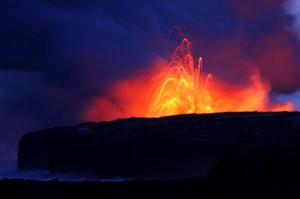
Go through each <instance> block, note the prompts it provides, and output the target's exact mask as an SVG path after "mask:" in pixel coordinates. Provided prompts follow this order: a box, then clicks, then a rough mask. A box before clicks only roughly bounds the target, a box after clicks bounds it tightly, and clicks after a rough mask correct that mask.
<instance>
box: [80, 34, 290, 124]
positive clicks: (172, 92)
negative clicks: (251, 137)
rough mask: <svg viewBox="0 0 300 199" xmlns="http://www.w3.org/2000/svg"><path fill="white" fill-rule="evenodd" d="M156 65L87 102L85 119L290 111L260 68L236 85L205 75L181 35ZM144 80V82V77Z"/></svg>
mask: <svg viewBox="0 0 300 199" xmlns="http://www.w3.org/2000/svg"><path fill="white" fill-rule="evenodd" d="M160 65H162V66H158V67H156V68H157V69H156V70H154V72H152V73H146V74H144V75H142V77H137V78H133V79H129V80H126V81H121V82H118V83H117V84H115V85H113V86H112V87H110V88H109V92H108V94H107V95H106V96H105V97H100V98H97V99H95V101H94V102H93V103H91V104H90V106H89V107H88V109H87V111H86V113H85V114H84V119H88V120H111V119H116V118H123V117H160V116H168V115H178V114H191V113H213V112H241V111H292V110H293V104H292V103H291V102H287V103H274V102H270V100H269V92H270V90H271V89H270V86H269V84H268V83H266V82H263V81H262V80H261V78H260V75H259V73H258V71H255V70H254V72H253V74H252V75H250V76H249V79H248V81H249V84H248V85H246V86H245V85H244V86H241V85H235V84H230V83H227V82H224V81H219V80H216V79H213V78H212V75H211V74H207V75H205V74H203V72H202V58H201V57H200V58H199V59H198V61H197V64H195V61H194V59H193V56H192V44H191V42H190V41H189V40H188V39H186V38H185V39H183V40H182V42H181V44H180V45H179V46H178V47H177V48H176V50H175V52H174V54H173V58H172V61H171V62H170V64H169V65H163V64H160ZM146 80H148V82H146Z"/></svg>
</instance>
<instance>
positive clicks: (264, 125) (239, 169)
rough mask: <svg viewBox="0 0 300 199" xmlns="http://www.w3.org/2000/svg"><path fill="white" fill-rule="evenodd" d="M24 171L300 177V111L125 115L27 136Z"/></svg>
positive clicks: (133, 175)
mask: <svg viewBox="0 0 300 199" xmlns="http://www.w3.org/2000/svg"><path fill="white" fill-rule="evenodd" d="M18 168H19V169H20V170H30V169H47V170H49V171H50V172H53V173H72V174H74V173H78V174H93V175H96V176H98V177H103V178H111V177H129V178H156V177H158V178H183V177H204V176H207V175H209V176H210V178H211V179H213V178H227V177H228V176H231V177H232V176H236V177H240V176H299V177H300V172H299V168H300V113H285V112H283V113H256V112H253V113H221V114H208V115H181V116H173V117H163V118H157V119H142V118H141V119H138V118H131V119H122V120H116V121H112V122H99V123H84V124H80V125H78V126H71V127H60V128H52V129H45V130H41V131H38V132H32V133H28V134H26V135H24V136H23V137H22V138H21V140H20V145H19V154H18Z"/></svg>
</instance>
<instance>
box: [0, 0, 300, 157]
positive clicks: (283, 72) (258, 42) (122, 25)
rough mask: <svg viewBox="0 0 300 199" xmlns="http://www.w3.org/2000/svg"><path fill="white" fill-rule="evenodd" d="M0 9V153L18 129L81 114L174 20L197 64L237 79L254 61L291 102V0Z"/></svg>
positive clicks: (137, 66) (170, 41) (52, 2)
mask: <svg viewBox="0 0 300 199" xmlns="http://www.w3.org/2000/svg"><path fill="white" fill-rule="evenodd" d="M293 3H295V4H293ZM0 13H1V18H0V25H1V28H0V160H10V159H15V158H16V151H17V143H18V140H19V139H20V136H21V135H22V134H24V133H25V132H28V131H30V130H37V129H39V128H45V127H51V126H58V125H68V124H76V123H78V122H80V118H81V117H80V116H81V113H82V111H83V110H84V109H85V107H86V106H87V104H88V103H89V100H90V99H91V98H93V97H95V96H100V95H103V93H104V90H105V88H106V87H107V85H108V84H112V83H113V82H115V81H116V80H120V79H124V78H127V77H129V76H131V75H133V74H134V73H135V72H136V71H138V70H141V69H143V68H147V67H149V66H150V65H151V63H152V62H153V60H155V59H157V58H160V57H162V58H167V59H168V58H169V57H170V55H171V53H172V52H173V49H174V47H175V46H176V39H175V38H174V37H173V36H172V35H170V34H169V32H170V30H171V27H172V26H174V25H178V26H179V27H181V28H182V30H183V31H184V32H185V33H186V34H187V35H189V36H190V38H191V39H192V42H193V50H194V54H195V55H196V56H199V55H201V56H203V57H204V62H205V69H204V70H206V71H208V72H211V73H213V74H215V76H217V77H218V78H221V79H225V80H227V81H231V82H236V83H240V84H243V80H244V79H245V77H246V76H247V74H248V73H249V71H250V70H251V68H253V67H254V66H255V67H258V68H259V71H260V73H261V76H262V77H263V78H264V79H266V80H268V81H270V83H271V86H272V93H273V94H274V96H279V95H280V97H279V99H283V98H284V99H289V100H293V101H294V102H295V103H296V104H297V105H298V106H299V102H298V101H299V98H300V94H299V92H298V93H297V90H298V89H299V86H300V42H299V38H300V37H299V36H298V35H299V34H298V32H299V31H298V30H300V18H298V16H299V17H300V5H299V2H298V3H297V0H249V1H245V0H201V1H199V0H175V1H174V0H165V1H163V0H148V1H134V0H128V1H125V0H123V1H122V0H106V1H102V0H90V1H85V0H73V1H65V0H20V1H18V0H9V1H2V2H1V3H0ZM284 95H285V96H284Z"/></svg>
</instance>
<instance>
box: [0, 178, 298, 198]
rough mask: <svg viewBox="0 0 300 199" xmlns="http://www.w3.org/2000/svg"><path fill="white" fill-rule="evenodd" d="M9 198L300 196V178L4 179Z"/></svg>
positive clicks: (2, 192)
mask: <svg viewBox="0 0 300 199" xmlns="http://www.w3.org/2000/svg"><path fill="white" fill-rule="evenodd" d="M4 196H6V197H7V196H9V198H49V199H57V198H60V199H64V198H72V199H76V198H78V199H79V198H87V199H93V198H95V199H96V198H97V199H99V198H101V199H106V198H107V199H111V198H132V199H138V198H146V199H159V198H164V199H168V198H182V199H189V198H201V199H206V198H220V199H221V198H222V199H224V198H239V199H246V198H249V199H250V198H251V199H253V198H289V199H290V198H299V197H300V179H297V178H291V177H284V176H273V177H271V178H270V177H255V176H252V177H249V178H243V179H241V178H221V179H210V178H194V179H178V180H147V181H141V180H140V181H124V182H97V181H82V182H70V181H69V182H68V181H59V180H58V179H53V180H50V181H36V180H21V179H15V180H2V181H0V197H1V198H5V197H4Z"/></svg>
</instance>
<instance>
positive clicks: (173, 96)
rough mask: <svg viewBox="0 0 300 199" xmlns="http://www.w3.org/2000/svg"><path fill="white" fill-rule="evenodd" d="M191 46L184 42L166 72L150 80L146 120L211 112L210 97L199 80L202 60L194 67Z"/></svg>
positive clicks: (206, 79)
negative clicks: (147, 118)
mask: <svg viewBox="0 0 300 199" xmlns="http://www.w3.org/2000/svg"><path fill="white" fill-rule="evenodd" d="M191 50H192V45H191V43H190V41H189V40H188V39H184V40H183V41H182V43H181V45H179V46H178V47H177V48H176V50H175V53H174V55H173V59H172V61H171V63H170V66H169V70H168V71H167V72H161V73H159V74H158V75H157V76H155V77H154V79H153V80H152V82H151V83H152V84H153V85H152V86H153V87H154V89H153V90H151V95H150V96H151V97H150V101H149V102H150V103H149V108H148V111H147V116H148V117H159V116H165V115H177V114H188V113H209V112H213V107H212V103H211V96H210V93H209V91H208V89H207V84H208V81H209V79H211V75H210V74H209V75H208V76H207V77H206V78H205V81H203V78H201V77H202V74H201V73H202V58H201V57H200V58H199V61H198V65H197V67H195V65H194V59H193V56H192V52H191Z"/></svg>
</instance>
